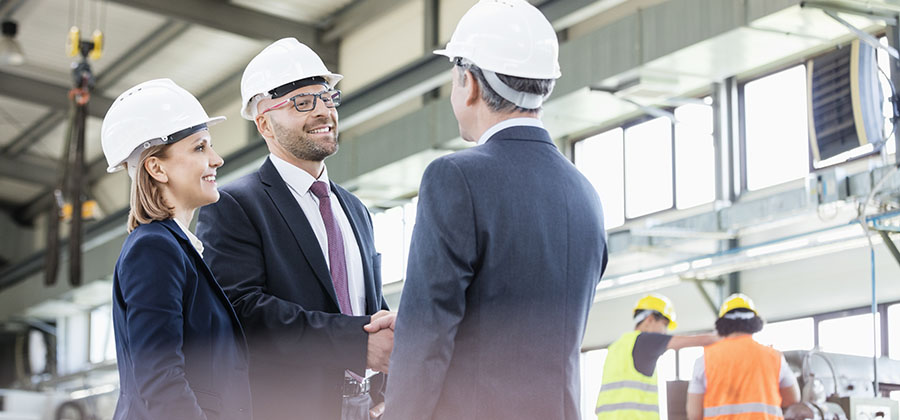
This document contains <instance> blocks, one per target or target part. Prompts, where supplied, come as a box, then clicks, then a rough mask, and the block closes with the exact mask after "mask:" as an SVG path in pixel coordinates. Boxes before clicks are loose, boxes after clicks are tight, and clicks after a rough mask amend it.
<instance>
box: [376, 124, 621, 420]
mask: <svg viewBox="0 0 900 420" xmlns="http://www.w3.org/2000/svg"><path fill="white" fill-rule="evenodd" d="M419 194H420V195H419V204H418V211H417V216H416V226H415V230H414V232H413V238H412V245H411V246H410V256H409V268H408V271H407V279H406V284H405V286H404V289H403V297H402V299H401V301H400V309H399V315H398V321H397V329H396V332H395V336H394V339H395V342H394V351H393V355H392V356H391V367H390V375H389V376H388V385H387V396H386V401H387V409H386V413H385V418H386V419H388V420H399V419H409V420H423V419H466V420H477V419H485V420H495V419H517V420H522V419H540V420H548V419H553V420H557V419H578V418H580V414H579V401H580V400H579V398H580V378H579V353H580V346H581V341H582V337H583V336H584V329H585V324H586V322H587V316H588V310H589V309H590V307H591V303H592V300H593V297H594V290H595V289H596V286H597V283H598V282H599V281H600V276H601V275H602V273H603V271H604V269H605V267H606V261H607V251H606V233H605V231H604V229H603V214H602V210H601V207H600V200H599V198H598V196H597V193H596V191H595V189H594V187H593V186H592V185H591V184H590V183H589V182H588V180H587V179H586V178H585V177H584V176H582V174H581V173H580V172H578V170H576V169H575V167H574V166H573V165H572V164H571V163H570V162H569V161H568V160H566V158H565V157H564V156H563V155H562V154H561V153H560V152H559V151H558V150H557V148H556V146H555V145H554V144H553V142H552V140H551V139H550V136H549V134H548V133H547V131H546V130H543V129H540V128H535V127H523V126H517V127H510V128H507V129H504V130H501V131H500V132H498V133H497V134H495V135H494V136H493V137H491V139H490V140H489V141H488V142H487V143H486V144H484V145H482V146H478V147H474V148H471V149H468V150H465V151H461V152H457V153H454V154H452V155H448V156H444V157H442V158H439V159H437V160H435V161H434V162H432V163H431V165H429V167H428V169H427V170H426V171H425V175H424V176H423V179H422V185H421V188H420V191H419Z"/></svg>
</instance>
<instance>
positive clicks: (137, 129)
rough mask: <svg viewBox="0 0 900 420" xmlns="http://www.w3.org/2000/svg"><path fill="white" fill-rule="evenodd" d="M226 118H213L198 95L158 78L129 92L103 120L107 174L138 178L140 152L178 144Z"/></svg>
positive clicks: (101, 139)
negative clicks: (125, 166) (123, 172)
mask: <svg viewBox="0 0 900 420" xmlns="http://www.w3.org/2000/svg"><path fill="white" fill-rule="evenodd" d="M224 120H225V117H215V118H210V117H209V115H207V114H206V111H205V110H203V106H201V105H200V102H199V101H198V100H197V98H195V97H194V95H191V93H190V92H188V91H186V90H184V89H183V88H182V87H181V86H178V85H176V84H175V82H173V81H171V80H169V79H155V80H150V81H147V82H144V83H141V84H139V85H137V86H135V87H133V88H131V89H128V90H126V91H125V92H123V93H122V94H121V95H119V97H118V98H116V100H115V101H113V104H112V106H110V107H109V111H106V116H105V117H104V118H103V127H102V129H101V130H100V142H101V143H102V145H103V154H104V155H106V162H107V163H108V164H109V168H107V170H106V171H107V172H110V173H112V172H116V171H120V170H122V166H123V165H122V164H123V163H126V162H127V163H128V175H129V176H131V179H134V177H135V173H136V168H137V164H138V159H139V158H140V152H141V151H143V150H144V149H146V148H148V147H150V146H153V145H157V144H166V143H174V142H176V141H178V140H181V139H183V138H185V137H187V136H189V135H191V134H193V133H195V132H197V131H200V130H203V129H206V128H207V126H210V125H213V124H217V123H219V122H222V121H224Z"/></svg>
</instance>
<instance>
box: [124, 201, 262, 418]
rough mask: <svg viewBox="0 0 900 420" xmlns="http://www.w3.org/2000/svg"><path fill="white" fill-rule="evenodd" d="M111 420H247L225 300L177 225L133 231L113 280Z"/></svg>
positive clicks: (241, 363) (233, 319) (241, 357)
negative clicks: (115, 396)
mask: <svg viewBox="0 0 900 420" xmlns="http://www.w3.org/2000/svg"><path fill="white" fill-rule="evenodd" d="M113 325H114V328H115V334H116V358H117V362H118V364H119V380H120V385H119V386H120V393H119V401H118V404H117V406H116V412H115V415H114V417H113V418H114V419H117V420H151V419H152V420H169V419H198V420H199V419H210V420H211V419H234V420H238V419H240V420H249V419H250V418H251V411H250V407H251V401H250V380H249V378H248V366H249V364H248V357H247V356H248V355H247V344H246V341H245V340H244V334H243V332H242V331H241V326H240V323H239V322H238V319H237V316H236V315H235V313H234V310H232V308H231V304H230V303H228V298H227V297H226V296H225V293H224V292H223V291H222V289H221V288H219V285H218V284H216V281H215V279H214V278H213V275H212V273H211V272H210V271H209V268H208V267H207V266H206V264H205V263H204V262H203V260H202V259H201V258H200V254H198V253H197V251H196V250H194V247H193V246H191V243H190V242H189V241H188V238H187V236H186V235H185V234H184V232H183V231H182V230H181V228H179V227H178V225H177V224H176V223H175V221H174V220H172V219H169V220H165V221H162V222H151V223H148V224H145V225H140V226H138V227H137V228H136V229H135V230H134V231H133V232H131V234H130V235H128V238H126V239H125V245H124V246H123V247H122V253H121V255H119V260H118V262H117V263H116V271H115V275H114V277H113Z"/></svg>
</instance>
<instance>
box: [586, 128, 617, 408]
mask: <svg viewBox="0 0 900 420" xmlns="http://www.w3.org/2000/svg"><path fill="white" fill-rule="evenodd" d="M622 159H623V158H622V129H621V128H615V129H612V130H609V131H607V132H604V133H601V134H598V135H596V136H593V137H589V138H587V139H584V140H582V141H580V142H578V143H575V167H576V168H578V170H580V171H581V173H583V174H584V176H585V177H586V178H587V179H588V180H589V181H591V183H592V184H594V188H596V189H597V194H599V195H600V203H601V204H603V217H604V224H605V225H606V228H607V229H611V228H614V227H617V226H622V224H624V223H625V181H624V174H625V171H624V168H623V167H622ZM592 413H593V412H592Z"/></svg>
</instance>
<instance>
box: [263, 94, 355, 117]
mask: <svg viewBox="0 0 900 420" xmlns="http://www.w3.org/2000/svg"><path fill="white" fill-rule="evenodd" d="M316 98H318V99H321V100H322V103H323V104H325V107H326V108H335V107H338V106H340V105H341V91H339V90H337V89H331V90H326V91H324V92H319V93H301V94H299V95H296V96H292V97H290V98H288V99H285V100H283V101H281V102H279V103H277V104H275V105H272V106H270V107H268V108H266V110H265V111H263V112H260V113H259V114H260V115H262V114H265V113H266V112H269V111H271V110H273V109H275V108H280V107H282V106H284V104H286V103H288V102H291V103H293V104H294V109H296V110H297V112H309V111H312V110H314V109H316Z"/></svg>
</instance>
